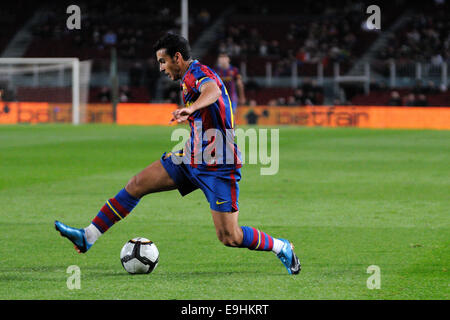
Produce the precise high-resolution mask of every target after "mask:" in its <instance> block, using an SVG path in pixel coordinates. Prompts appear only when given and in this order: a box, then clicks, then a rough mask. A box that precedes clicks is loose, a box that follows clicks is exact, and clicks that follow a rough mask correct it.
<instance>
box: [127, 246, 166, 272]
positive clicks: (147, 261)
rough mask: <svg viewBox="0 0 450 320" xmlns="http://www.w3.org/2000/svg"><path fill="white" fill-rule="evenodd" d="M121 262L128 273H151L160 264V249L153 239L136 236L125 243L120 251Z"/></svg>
mask: <svg viewBox="0 0 450 320" xmlns="http://www.w3.org/2000/svg"><path fill="white" fill-rule="evenodd" d="M120 262H122V266H123V268H124V269H125V270H126V271H127V272H128V273H131V274H139V273H151V272H152V271H153V270H155V268H156V266H157V265H158V262H159V251H158V248H157V247H156V245H155V244H154V243H153V241H150V240H149V239H146V238H140V237H139V238H134V239H131V240H129V241H128V242H127V243H125V245H124V246H123V248H122V250H121V251H120Z"/></svg>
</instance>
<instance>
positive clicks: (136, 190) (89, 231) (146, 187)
mask: <svg viewBox="0 0 450 320" xmlns="http://www.w3.org/2000/svg"><path fill="white" fill-rule="evenodd" d="M175 188H176V184H175V182H174V181H173V179H172V178H171V177H170V176H169V174H168V172H167V171H166V169H165V168H164V167H163V165H162V164H161V161H160V160H158V161H155V162H153V163H152V164H150V165H149V166H148V167H147V168H145V169H144V170H142V171H141V172H139V173H138V174H137V175H135V176H134V177H132V178H131V179H130V180H129V181H128V183H127V185H126V186H125V187H124V188H123V189H122V190H120V191H119V193H117V195H116V196H114V197H113V198H111V199H109V200H108V201H106V203H105V204H104V205H103V207H102V208H101V209H100V211H99V212H98V214H97V215H96V216H95V217H94V219H93V220H92V222H91V224H90V225H89V226H87V227H86V228H84V229H77V228H72V227H69V226H66V225H64V224H63V223H61V222H59V221H55V228H56V229H57V230H58V231H59V232H60V233H61V235H63V236H65V237H67V238H68V239H69V240H71V241H72V242H73V243H74V245H75V249H76V250H77V251H78V252H86V251H87V250H88V249H89V248H90V247H91V246H92V244H94V242H95V241H96V240H97V239H98V238H99V237H100V236H101V235H102V234H103V233H105V232H106V231H107V230H108V229H109V228H110V227H112V226H113V225H114V224H115V223H116V222H118V221H120V220H122V219H124V218H125V217H126V216H127V215H128V214H129V213H130V212H131V211H132V210H133V209H134V208H135V207H136V205H137V204H138V203H139V200H140V198H141V197H143V196H144V195H146V194H150V193H155V192H160V191H167V190H173V189H175Z"/></svg>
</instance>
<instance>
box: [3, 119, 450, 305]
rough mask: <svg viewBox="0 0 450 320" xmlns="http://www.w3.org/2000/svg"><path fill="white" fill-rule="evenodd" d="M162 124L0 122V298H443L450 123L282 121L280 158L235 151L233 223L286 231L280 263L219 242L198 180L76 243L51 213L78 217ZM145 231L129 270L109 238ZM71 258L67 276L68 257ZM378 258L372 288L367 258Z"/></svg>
mask: <svg viewBox="0 0 450 320" xmlns="http://www.w3.org/2000/svg"><path fill="white" fill-rule="evenodd" d="M172 130H173V128H170V127H138V126H109V125H85V126H78V127H75V126H67V125H35V126H2V127H0V169H1V171H0V203H1V206H0V243H1V245H0V259H1V260H0V261H1V263H0V299H448V298H449V285H450V281H449V280H450V277H449V272H450V270H449V267H450V263H449V262H450V250H449V248H450V232H449V225H450V224H449V222H450V221H449V217H450V192H449V191H450V166H449V163H450V132H449V131H427V130H362V129H350V128H345V129H326V128H293V127H283V128H280V170H279V172H278V174H276V175H273V176H261V175H260V174H259V171H260V168H261V166H260V165H246V166H244V168H243V169H242V180H241V182H240V198H239V205H240V224H241V225H250V226H253V227H256V228H259V229H261V230H263V231H265V232H267V233H269V234H271V235H273V236H275V237H285V238H288V239H290V240H291V241H292V242H294V244H295V246H296V252H297V254H298V256H299V257H300V260H301V262H302V267H303V268H302V271H301V273H300V274H299V275H298V276H295V277H293V276H289V275H288V274H287V272H286V269H285V268H284V266H283V265H282V264H281V262H280V261H279V260H278V259H277V258H276V257H275V255H274V254H273V253H271V252H254V251H250V250H247V249H236V248H229V247H225V246H223V245H222V244H221V243H220V242H219V241H218V240H217V239H216V235H215V230H214V226H213V222H212V218H211V215H210V211H209V206H208V203H207V202H206V200H205V198H204V195H203V193H202V192H201V191H196V192H194V193H192V194H190V195H188V196H186V197H184V198H182V197H181V196H179V194H178V192H177V191H171V192H166V193H159V194H153V195H150V196H147V197H144V198H143V200H142V201H141V203H140V204H139V205H138V206H137V207H136V209H135V210H134V211H133V212H132V213H131V214H130V215H129V216H128V217H127V218H126V219H125V220H124V221H121V222H120V223H118V224H116V225H115V226H114V227H112V228H111V229H110V230H109V231H108V233H106V234H105V235H103V236H102V237H101V238H100V239H99V240H98V242H97V243H96V244H95V246H93V247H92V248H91V250H90V251H89V252H88V253H86V254H84V255H81V254H77V253H76V251H75V250H74V249H73V246H72V244H71V243H70V242H69V241H68V240H66V239H64V238H61V237H60V236H59V234H58V233H57V232H56V231H55V229H54V227H53V222H54V220H55V219H57V220H61V221H63V222H64V223H67V224H69V225H72V226H76V227H85V226H86V225H87V224H88V223H89V222H90V221H91V219H92V218H93V217H94V216H95V215H96V214H97V212H98V211H99V209H100V207H101V206H102V205H103V204H104V202H105V201H106V200H107V199H108V198H110V197H112V196H114V195H115V194H116V193H117V192H118V191H119V190H120V189H121V188H122V187H123V186H124V185H125V184H126V182H127V181H128V179H129V178H130V177H131V176H132V175H134V174H135V173H137V172H138V171H140V170H141V169H142V168H144V167H145V166H147V165H148V164H149V163H151V162H152V161H154V160H156V159H159V157H160V156H161V154H162V153H163V152H164V151H169V150H170V149H171V148H172V146H174V145H175V142H171V141H170V135H171V132H172ZM137 236H141V237H147V238H150V239H152V240H153V241H154V242H155V243H156V245H157V246H158V248H159V250H160V262H159V265H158V267H157V268H156V270H155V271H154V272H153V273H152V274H150V275H135V276H131V275H129V274H127V273H126V272H125V270H123V268H122V266H121V264H120V260H119V252H120V249H121V247H122V245H123V244H124V243H125V242H126V241H127V240H129V239H130V238H133V237H137ZM70 265H77V266H79V267H80V270H81V289H79V290H76V289H74V290H69V289H68V288H67V285H66V281H67V278H68V277H69V276H70V274H68V273H66V270H67V268H68V266H70ZM370 265H377V266H379V268H380V279H381V287H380V289H373V290H370V289H368V288H367V285H366V281H367V279H368V277H369V276H370V274H369V273H367V268H368V267H369V266H370Z"/></svg>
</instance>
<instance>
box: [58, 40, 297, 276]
mask: <svg viewBox="0 0 450 320" xmlns="http://www.w3.org/2000/svg"><path fill="white" fill-rule="evenodd" d="M154 50H155V52H156V58H157V61H158V63H159V69H160V71H161V72H164V73H165V74H166V75H167V76H168V77H169V78H170V79H171V80H174V81H176V80H181V88H182V90H183V100H184V103H185V107H184V108H181V109H177V110H175V111H174V112H173V113H172V115H173V118H172V121H176V122H178V123H180V122H184V121H186V120H188V121H189V124H190V126H191V135H190V139H189V140H188V142H187V143H186V145H185V148H184V151H183V150H181V151H179V152H173V153H172V152H170V153H164V154H163V155H162V157H161V159H159V160H157V161H155V162H153V163H152V164H150V165H149V166H148V167H147V168H145V169H144V170H142V171H141V172H139V173H138V174H137V175H135V176H134V177H132V178H131V179H130V180H129V181H128V183H127V185H126V186H125V187H124V188H123V189H122V190H120V191H119V193H118V194H117V195H116V196H114V197H113V198H111V199H109V200H108V201H106V203H105V205H104V206H103V207H102V208H101V209H100V211H99V212H98V214H97V215H96V216H95V217H94V219H93V220H92V222H91V224H90V225H88V226H87V227H86V228H82V229H77V228H72V227H69V226H67V225H65V224H63V223H61V222H59V221H55V227H56V230H58V231H59V232H60V233H61V235H62V236H64V237H67V238H68V239H69V240H70V241H72V242H73V244H74V245H75V249H76V250H77V251H78V252H86V251H88V250H89V248H91V246H92V245H93V244H94V242H95V241H96V240H97V239H98V238H99V237H100V236H101V235H102V234H104V233H105V232H106V231H107V230H108V229H109V228H111V227H112V226H113V225H114V224H115V223H116V222H118V221H120V220H122V219H124V218H125V217H126V216H127V215H128V214H129V213H130V212H131V211H132V210H133V208H134V207H135V206H136V205H137V204H138V203H139V201H140V200H141V198H142V197H143V196H145V195H148V194H151V193H155V192H161V191H168V190H174V189H178V191H179V192H180V193H181V195H182V196H184V195H186V194H188V193H190V192H192V191H194V190H196V189H201V190H202V191H203V193H204V194H205V196H206V199H207V201H208V202H209V205H210V209H211V214H212V218H213V222H214V225H215V228H216V234H217V237H218V239H219V240H220V241H221V242H222V243H223V244H224V245H226V246H231V247H239V248H248V249H250V250H261V251H272V252H274V253H275V254H276V255H277V257H278V258H279V259H280V260H281V261H282V263H283V264H284V265H285V267H286V268H287V270H288V272H289V274H298V273H299V271H300V262H299V259H298V258H297V256H296V255H295V253H294V251H293V249H294V247H293V245H292V243H291V242H289V241H288V240H286V239H278V238H274V237H272V236H270V235H269V234H267V233H264V232H262V231H260V230H257V229H255V228H252V227H248V226H242V227H241V226H239V224H238V214H239V207H238V197H239V186H238V182H239V180H240V178H241V171H240V168H241V166H242V165H241V161H240V152H239V150H238V148H237V145H236V144H235V143H234V130H233V126H234V119H233V114H232V110H231V102H230V98H229V95H228V93H227V90H226V88H225V85H224V84H223V82H222V80H221V79H220V77H219V76H218V75H217V74H216V73H215V72H214V71H213V70H211V69H210V68H209V67H207V66H205V65H202V64H201V63H200V62H199V61H197V60H193V59H192V58H191V53H190V46H189V43H188V42H187V40H186V39H184V38H183V37H181V36H179V35H176V34H172V33H169V34H167V35H165V36H164V37H162V38H161V39H159V40H158V41H157V43H156V44H155V46H154ZM200 126H201V127H202V131H205V132H206V131H207V130H208V129H213V132H215V133H216V135H215V136H212V137H211V138H210V139H209V140H208V141H203V138H202V136H200V135H199V130H198V129H199V127H200ZM230 132H231V133H232V140H231V141H230V138H226V137H225V136H226V135H229V134H230ZM220 139H222V141H226V143H223V148H222V149H221V148H220V147H219V144H218V143H217V144H214V141H216V140H220ZM211 145H212V146H213V150H211V155H213V154H214V155H215V157H214V158H213V161H207V160H205V159H200V161H197V160H198V158H196V156H197V154H198V153H199V151H200V153H205V151H206V150H207V148H211ZM227 152H228V155H226V154H225V153H227ZM225 157H227V159H226V160H225ZM230 159H232V161H229V160H230Z"/></svg>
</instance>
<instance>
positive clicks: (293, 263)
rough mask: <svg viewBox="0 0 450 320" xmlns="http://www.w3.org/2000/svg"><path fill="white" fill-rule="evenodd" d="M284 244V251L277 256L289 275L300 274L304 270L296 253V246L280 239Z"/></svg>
mask: <svg viewBox="0 0 450 320" xmlns="http://www.w3.org/2000/svg"><path fill="white" fill-rule="evenodd" d="M280 240H281V241H283V242H284V246H283V249H281V251H280V253H279V254H277V257H278V259H280V260H281V262H283V264H284V266H285V267H286V269H287V271H288V272H289V274H298V273H299V272H300V270H301V269H302V267H301V265H300V260H299V259H298V258H297V256H296V255H295V253H294V245H293V244H292V243H291V242H289V240H286V239H280Z"/></svg>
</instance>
